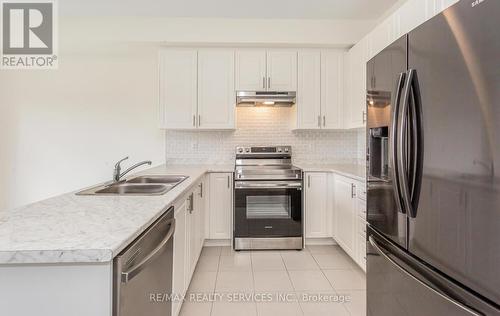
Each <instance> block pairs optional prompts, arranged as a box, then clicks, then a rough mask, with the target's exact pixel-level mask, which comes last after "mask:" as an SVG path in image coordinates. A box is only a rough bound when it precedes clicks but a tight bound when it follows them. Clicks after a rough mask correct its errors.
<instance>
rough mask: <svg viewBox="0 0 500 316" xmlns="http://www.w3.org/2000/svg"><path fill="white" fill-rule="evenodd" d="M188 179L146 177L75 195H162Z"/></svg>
mask: <svg viewBox="0 0 500 316" xmlns="http://www.w3.org/2000/svg"><path fill="white" fill-rule="evenodd" d="M187 178H188V177H186V176H180V175H148V176H139V177H135V178H131V179H128V180H124V181H120V182H115V183H111V184H109V183H108V184H103V185H100V186H96V187H93V188H90V189H87V190H84V191H81V192H78V193H77V195H162V194H165V193H167V192H168V191H170V190H172V189H173V188H174V187H175V186H177V185H178V184H179V183H181V182H182V181H184V180H186V179H187Z"/></svg>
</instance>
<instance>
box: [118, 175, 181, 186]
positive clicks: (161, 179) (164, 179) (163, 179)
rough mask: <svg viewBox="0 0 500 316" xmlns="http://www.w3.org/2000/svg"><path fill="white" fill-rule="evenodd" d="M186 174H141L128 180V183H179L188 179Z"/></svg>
mask: <svg viewBox="0 0 500 316" xmlns="http://www.w3.org/2000/svg"><path fill="white" fill-rule="evenodd" d="M186 179H187V177H186V176H178V175H167V176H162V175H154V176H140V177H136V178H132V179H130V180H127V183H161V184H175V185H177V184H179V183H181V182H182V181H184V180H186Z"/></svg>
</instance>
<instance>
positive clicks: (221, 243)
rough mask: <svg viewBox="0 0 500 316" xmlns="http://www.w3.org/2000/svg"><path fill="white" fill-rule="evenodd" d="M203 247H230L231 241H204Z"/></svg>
mask: <svg viewBox="0 0 500 316" xmlns="http://www.w3.org/2000/svg"><path fill="white" fill-rule="evenodd" d="M203 246H204V247H220V246H223V247H226V246H231V239H205V243H204V244H203Z"/></svg>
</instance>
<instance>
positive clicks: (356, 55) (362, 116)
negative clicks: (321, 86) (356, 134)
mask: <svg viewBox="0 0 500 316" xmlns="http://www.w3.org/2000/svg"><path fill="white" fill-rule="evenodd" d="M368 49H369V47H368V42H367V40H366V39H363V40H361V41H360V42H359V43H358V44H356V45H354V47H353V48H351V50H350V51H349V52H348V53H347V56H346V59H345V62H344V63H345V64H346V75H345V78H344V80H345V85H346V86H348V89H347V91H346V92H347V93H346V95H345V98H344V100H345V102H344V106H345V108H344V118H345V121H346V126H345V127H346V128H361V127H364V126H365V123H366V62H367V53H368Z"/></svg>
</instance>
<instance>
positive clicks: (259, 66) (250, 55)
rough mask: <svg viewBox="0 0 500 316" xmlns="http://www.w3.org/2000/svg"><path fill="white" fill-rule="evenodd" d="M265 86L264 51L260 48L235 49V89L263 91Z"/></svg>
mask: <svg viewBox="0 0 500 316" xmlns="http://www.w3.org/2000/svg"><path fill="white" fill-rule="evenodd" d="M266 88H267V78H266V51H265V50H260V49H240V50H237V51H236V90H238V91H264V90H266Z"/></svg>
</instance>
